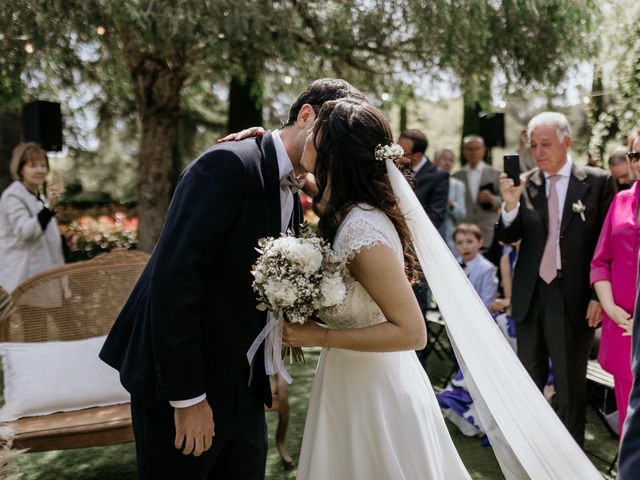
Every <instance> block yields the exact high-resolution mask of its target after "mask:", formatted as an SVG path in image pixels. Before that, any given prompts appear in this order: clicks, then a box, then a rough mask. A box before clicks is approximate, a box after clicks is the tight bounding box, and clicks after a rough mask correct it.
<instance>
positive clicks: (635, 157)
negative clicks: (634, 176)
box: [627, 152, 640, 163]
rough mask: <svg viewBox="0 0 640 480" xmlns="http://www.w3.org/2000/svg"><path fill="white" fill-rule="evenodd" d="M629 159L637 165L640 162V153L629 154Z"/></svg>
mask: <svg viewBox="0 0 640 480" xmlns="http://www.w3.org/2000/svg"><path fill="white" fill-rule="evenodd" d="M627 158H628V159H629V161H630V162H632V163H635V162H637V161H638V160H640V152H627Z"/></svg>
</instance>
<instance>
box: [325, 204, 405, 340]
mask: <svg viewBox="0 0 640 480" xmlns="http://www.w3.org/2000/svg"><path fill="white" fill-rule="evenodd" d="M376 245H385V246H387V247H389V248H391V249H392V250H393V251H394V252H395V253H396V255H397V256H398V260H399V261H400V262H404V255H403V253H402V243H401V242H400V237H399V236H398V232H397V231H396V229H395V227H394V226H393V223H392V222H391V220H389V217H387V215H386V214H385V213H383V212H382V211H380V210H378V209H375V208H373V207H371V206H369V205H366V204H359V205H357V206H356V207H354V208H353V209H352V210H351V211H350V212H349V213H348V214H347V216H346V217H345V219H344V220H343V222H342V224H340V227H338V231H337V233H336V237H335V239H334V241H333V249H334V250H335V251H336V254H337V255H338V258H339V259H340V260H342V261H345V262H348V261H349V260H351V259H352V258H353V257H354V256H355V255H356V254H357V253H358V252H360V251H362V250H363V249H366V248H371V247H373V246H376ZM346 282H347V296H346V298H345V301H344V303H342V305H339V306H338V307H337V308H334V309H333V310H332V311H331V312H330V313H327V312H325V313H324V314H321V315H320V317H321V318H322V320H323V321H325V322H326V323H327V324H328V325H330V326H331V327H334V328H349V327H365V326H367V325H374V324H376V323H381V322H384V321H386V320H385V318H384V315H383V314H382V311H381V310H380V308H379V307H378V305H376V303H375V302H374V301H373V300H372V299H371V297H370V296H369V294H368V293H367V292H366V290H365V289H364V288H363V287H362V285H360V283H358V282H357V281H356V280H355V279H354V278H352V277H351V276H349V275H347V280H346Z"/></svg>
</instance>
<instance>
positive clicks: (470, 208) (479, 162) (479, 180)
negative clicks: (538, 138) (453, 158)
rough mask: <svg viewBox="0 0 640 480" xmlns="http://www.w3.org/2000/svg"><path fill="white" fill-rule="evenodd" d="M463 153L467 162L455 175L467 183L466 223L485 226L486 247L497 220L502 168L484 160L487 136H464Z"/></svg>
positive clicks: (483, 231)
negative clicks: (485, 138)
mask: <svg viewBox="0 0 640 480" xmlns="http://www.w3.org/2000/svg"><path fill="white" fill-rule="evenodd" d="M462 145H463V147H462V154H463V155H464V158H465V160H466V161H467V165H466V166H465V167H464V168H463V169H462V170H460V171H458V172H456V173H455V174H454V175H453V176H454V177H455V178H457V179H458V180H461V181H462V182H463V183H464V184H465V187H466V196H465V203H466V210H467V215H466V217H465V218H464V220H463V221H464V223H475V224H476V225H478V226H479V227H480V229H481V230H482V236H483V238H484V250H486V249H488V248H489V247H490V246H491V243H492V242H493V230H494V226H495V223H496V221H497V220H498V215H499V213H498V209H499V208H500V204H501V203H502V198H501V197H500V171H499V170H497V169H495V168H493V167H492V166H490V165H487V164H486V163H485V162H484V160H483V159H484V155H485V152H486V148H485V145H484V139H483V138H482V137H480V136H478V135H467V136H466V137H464V138H463V139H462Z"/></svg>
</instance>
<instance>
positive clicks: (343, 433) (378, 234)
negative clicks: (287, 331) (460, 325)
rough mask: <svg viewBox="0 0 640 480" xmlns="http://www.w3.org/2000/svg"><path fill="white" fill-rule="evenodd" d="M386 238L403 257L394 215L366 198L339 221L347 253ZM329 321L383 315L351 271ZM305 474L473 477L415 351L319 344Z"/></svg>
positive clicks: (339, 248)
mask: <svg viewBox="0 0 640 480" xmlns="http://www.w3.org/2000/svg"><path fill="white" fill-rule="evenodd" d="M375 245H385V246H388V247H389V248H391V249H393V251H394V252H395V253H396V255H397V256H398V261H399V262H404V258H403V253H402V244H401V242H400V238H399V236H398V233H397V231H396V229H395V227H394V226H393V223H392V222H391V221H390V220H389V218H388V217H387V216H386V215H385V214H384V213H383V212H381V211H380V210H377V209H373V208H372V207H369V206H367V205H358V206H357V207H355V208H353V209H352V210H351V211H350V212H349V213H348V215H347V216H346V217H345V219H344V221H343V222H342V224H341V225H340V227H339V229H338V232H337V234H336V237H335V240H334V245H333V247H334V249H335V250H336V252H337V253H338V255H340V256H341V257H342V258H343V259H345V260H346V259H348V258H352V257H353V256H354V255H355V254H356V253H358V252H360V251H361V250H363V249H366V248H370V247H372V246H375ZM322 319H323V321H325V322H326V323H327V324H328V325H329V326H330V327H331V328H353V327H366V326H368V325H373V324H377V323H381V322H385V321H386V319H385V318H384V315H383V314H382V311H381V310H380V308H379V307H378V306H377V305H376V304H375V302H374V301H373V300H372V299H371V297H370V296H369V295H368V294H367V292H366V291H365V290H364V288H363V287H362V286H361V285H360V284H359V283H358V282H356V281H355V280H354V279H353V278H349V279H348V290H347V297H346V299H345V302H344V303H343V304H342V305H341V306H340V308H339V309H338V310H337V311H335V312H333V313H332V314H331V315H326V316H323V317H322ZM297 478H298V479H301V480H307V479H309V480H316V479H317V480H325V479H332V480H357V479H363V480H364V479H366V480H376V479H380V480H383V479H385V480H386V479H393V480H403V479H407V480H410V479H431V480H440V479H442V480H444V479H447V480H458V479H470V478H471V477H470V476H469V474H468V473H467V471H466V469H465V467H464V465H463V464H462V461H461V460H460V457H459V455H458V452H457V451H456V449H455V446H454V444H453V442H452V440H451V437H450V436H449V432H448V431H447V428H446V426H445V423H444V419H443V417H442V414H441V412H440V408H439V406H438V403H437V401H436V397H435V394H434V392H433V389H432V387H431V383H430V382H429V378H428V377H427V375H426V373H425V371H424V369H423V368H422V366H421V365H420V363H419V361H418V359H417V357H416V355H415V353H414V352H413V351H405V352H390V353H365V352H356V351H351V350H342V349H337V348H332V349H330V350H328V351H327V350H324V349H323V351H322V353H321V355H320V361H319V363H318V368H317V371H316V375H315V379H314V382H313V389H312V392H311V400H310V402H309V409H308V412H307V419H306V423H305V429H304V436H303V440H302V450H301V453H300V461H299V467H298V477H297Z"/></svg>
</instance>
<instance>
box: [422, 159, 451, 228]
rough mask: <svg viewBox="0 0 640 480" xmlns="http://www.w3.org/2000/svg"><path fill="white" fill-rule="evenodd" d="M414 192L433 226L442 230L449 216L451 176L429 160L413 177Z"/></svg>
mask: <svg viewBox="0 0 640 480" xmlns="http://www.w3.org/2000/svg"><path fill="white" fill-rule="evenodd" d="M413 191H414V192H415V194H416V197H418V200H419V201H420V204H421V205H422V208H424V210H425V212H427V215H428V216H429V219H430V220H431V222H432V223H433V225H434V226H435V227H436V228H437V229H440V226H441V225H442V223H443V222H444V217H445V215H446V214H447V199H448V198H449V174H448V173H447V172H444V171H442V170H438V168H437V167H436V166H435V165H434V164H433V163H432V162H431V161H430V160H429V159H427V163H425V164H424V165H423V166H422V168H420V170H418V171H417V172H416V174H415V176H414V177H413Z"/></svg>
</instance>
